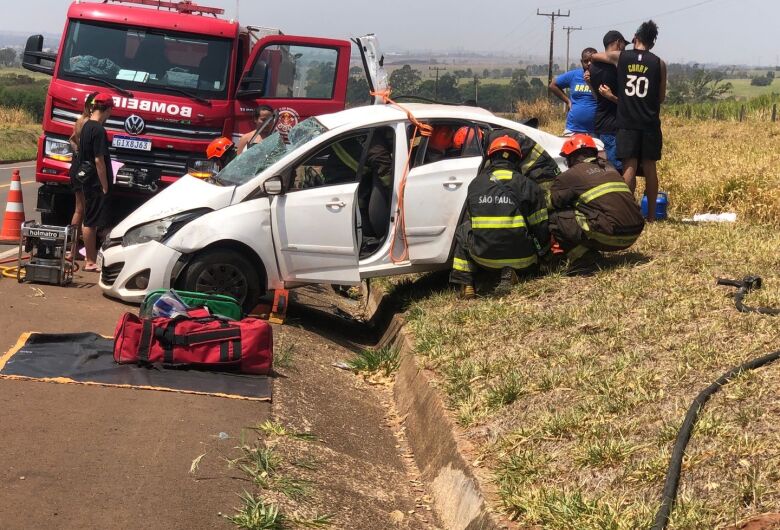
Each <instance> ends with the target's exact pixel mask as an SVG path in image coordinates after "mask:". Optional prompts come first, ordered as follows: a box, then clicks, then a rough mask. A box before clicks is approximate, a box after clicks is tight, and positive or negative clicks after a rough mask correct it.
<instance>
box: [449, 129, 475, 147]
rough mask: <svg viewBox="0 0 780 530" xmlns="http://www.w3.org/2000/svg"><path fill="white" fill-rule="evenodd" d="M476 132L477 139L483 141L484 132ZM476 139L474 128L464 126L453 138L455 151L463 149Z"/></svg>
mask: <svg viewBox="0 0 780 530" xmlns="http://www.w3.org/2000/svg"><path fill="white" fill-rule="evenodd" d="M476 131H477V132H476V138H479V140H480V141H482V131H481V130H480V129H476ZM474 138H475V134H474V128H473V127H469V126H468V125H464V126H463V127H461V128H460V129H458V130H457V131H455V136H453V137H452V147H454V148H455V149H462V148H463V146H464V145H466V144H467V143H469V142H471V141H473V140H474Z"/></svg>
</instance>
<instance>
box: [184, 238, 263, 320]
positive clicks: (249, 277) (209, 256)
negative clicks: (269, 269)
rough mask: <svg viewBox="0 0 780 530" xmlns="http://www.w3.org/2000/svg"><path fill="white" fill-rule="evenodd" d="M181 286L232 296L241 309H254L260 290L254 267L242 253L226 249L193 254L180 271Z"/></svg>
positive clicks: (192, 289)
mask: <svg viewBox="0 0 780 530" xmlns="http://www.w3.org/2000/svg"><path fill="white" fill-rule="evenodd" d="M184 289H185V290H187V291H197V292H200V293H207V294H226V295H229V296H232V297H233V298H235V299H236V300H238V303H239V304H241V307H242V309H243V310H244V312H245V313H248V312H249V311H251V310H252V309H254V307H255V305H256V304H257V300H258V299H259V298H260V296H261V294H262V289H261V287H260V278H259V276H258V274H257V271H256V268H255V267H253V266H252V263H251V262H250V261H249V260H248V259H247V258H246V257H244V255H243V254H241V253H239V252H236V251H234V250H227V249H215V250H209V251H206V252H204V253H202V254H200V255H198V256H195V258H193V260H192V261H191V262H190V264H189V266H188V267H187V271H186V274H185V275H184Z"/></svg>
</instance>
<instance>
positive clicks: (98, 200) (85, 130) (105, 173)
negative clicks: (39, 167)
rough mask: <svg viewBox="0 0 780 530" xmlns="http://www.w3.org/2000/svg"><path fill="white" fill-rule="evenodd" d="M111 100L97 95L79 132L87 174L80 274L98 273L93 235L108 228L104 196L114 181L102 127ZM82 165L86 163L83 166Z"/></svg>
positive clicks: (107, 114) (109, 111)
mask: <svg viewBox="0 0 780 530" xmlns="http://www.w3.org/2000/svg"><path fill="white" fill-rule="evenodd" d="M113 107H114V101H113V99H112V97H111V94H107V93H100V94H98V95H96V96H95V98H94V99H93V100H92V114H91V115H90V117H89V120H88V121H87V122H86V123H85V124H84V127H82V129H81V137H80V141H79V153H80V156H81V163H82V167H83V168H84V169H83V171H84V172H85V173H86V174H87V175H88V178H87V179H86V182H84V185H83V186H84V202H85V207H84V247H85V248H86V251H87V259H86V263H85V264H84V269H83V270H84V271H99V268H98V266H97V263H96V260H97V235H98V231H99V230H100V229H101V228H107V227H108V219H107V216H108V207H107V201H108V194H109V190H110V189H111V185H112V184H113V182H114V174H113V168H112V167H111V155H110V154H109V152H108V146H109V145H110V144H109V141H108V135H107V134H106V129H105V128H104V127H103V124H104V123H105V122H106V120H107V119H108V117H109V116H110V115H111V109H112V108H113ZM85 162H88V163H89V164H88V165H86V166H84V164H85Z"/></svg>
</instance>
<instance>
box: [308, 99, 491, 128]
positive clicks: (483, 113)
mask: <svg viewBox="0 0 780 530" xmlns="http://www.w3.org/2000/svg"><path fill="white" fill-rule="evenodd" d="M402 106H403V109H406V110H408V111H409V112H411V113H412V115H414V117H415V118H417V119H421V120H426V119H448V118H449V119H458V120H471V121H490V122H495V121H496V120H497V119H498V118H497V116H496V115H495V114H493V113H492V112H490V111H488V110H485V109H483V108H480V107H470V106H463V105H437V104H427V103H404V104H402ZM317 119H318V120H319V121H320V122H321V123H322V124H323V125H324V126H325V127H327V128H328V129H330V130H333V129H338V128H341V127H345V126H349V127H350V128H356V127H364V126H369V125H372V124H376V123H386V122H392V121H402V120H406V112H405V111H404V110H402V109H401V108H399V107H398V106H396V105H368V106H365V107H355V108H352V109H347V110H343V111H341V112H335V113H333V114H323V115H321V116H317Z"/></svg>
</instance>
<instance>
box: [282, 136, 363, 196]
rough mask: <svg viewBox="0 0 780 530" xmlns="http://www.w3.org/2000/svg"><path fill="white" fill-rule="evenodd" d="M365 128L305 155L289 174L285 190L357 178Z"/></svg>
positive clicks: (326, 184)
mask: <svg viewBox="0 0 780 530" xmlns="http://www.w3.org/2000/svg"><path fill="white" fill-rule="evenodd" d="M367 139H368V133H367V132H361V133H359V134H355V135H351V136H347V137H342V138H339V139H338V140H336V141H334V142H331V143H329V144H328V145H326V146H325V147H322V148H320V149H318V150H317V152H316V153H315V154H314V155H312V156H310V157H308V158H307V159H306V160H305V161H304V162H303V163H301V164H299V165H298V166H297V167H296V168H295V170H294V171H293V173H292V175H291V179H292V182H290V185H289V186H288V190H290V191H293V190H303V189H308V188H315V187H319V186H330V185H333V184H345V183H348V182H357V181H358V169H359V166H360V162H361V159H362V157H363V149H364V147H365V145H366V140H367Z"/></svg>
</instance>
